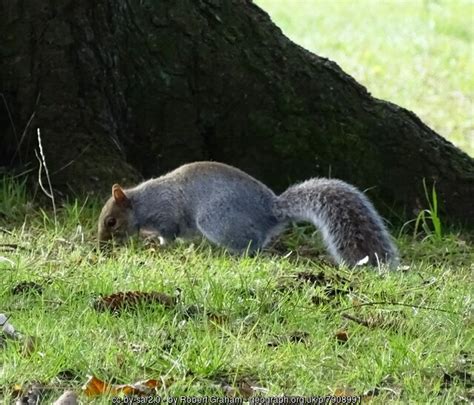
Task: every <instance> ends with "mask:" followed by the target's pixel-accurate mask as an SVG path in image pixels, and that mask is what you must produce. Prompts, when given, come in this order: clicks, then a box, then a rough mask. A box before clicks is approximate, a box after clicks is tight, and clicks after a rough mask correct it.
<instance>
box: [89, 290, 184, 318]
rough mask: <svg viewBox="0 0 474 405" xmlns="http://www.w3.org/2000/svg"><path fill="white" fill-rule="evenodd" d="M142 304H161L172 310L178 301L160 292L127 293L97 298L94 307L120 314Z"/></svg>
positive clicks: (98, 309)
mask: <svg viewBox="0 0 474 405" xmlns="http://www.w3.org/2000/svg"><path fill="white" fill-rule="evenodd" d="M140 304H142V305H143V304H161V305H164V306H165V307H167V308H171V307H173V306H174V305H175V304H176V299H175V298H174V297H172V296H170V295H167V294H163V293H160V292H156V291H152V292H143V291H126V292H118V293H115V294H111V295H107V296H102V297H99V298H97V299H96V300H95V301H94V303H93V306H94V308H95V309H96V310H97V311H106V310H108V311H110V312H114V313H119V312H120V311H122V310H124V309H129V308H132V307H137V306H139V305H140Z"/></svg>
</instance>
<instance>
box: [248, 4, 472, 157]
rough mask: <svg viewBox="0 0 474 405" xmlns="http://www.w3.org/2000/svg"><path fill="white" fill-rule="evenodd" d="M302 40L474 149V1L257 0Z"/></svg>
mask: <svg viewBox="0 0 474 405" xmlns="http://www.w3.org/2000/svg"><path fill="white" fill-rule="evenodd" d="M256 3H257V4H258V5H260V6H261V7H262V8H263V9H264V10H266V11H267V12H268V13H269V14H270V16H271V17H272V19H273V20H274V21H275V23H276V24H277V25H278V26H279V27H280V28H281V29H282V30H283V32H284V33H285V34H286V35H287V36H288V37H290V38H291V39H292V40H293V41H295V42H296V43H298V44H300V45H302V46H303V47H305V48H307V49H309V50H311V51H313V52H315V53H316V54H318V55H321V56H325V57H328V58H329V59H331V60H333V61H335V62H337V63H338V64H339V65H340V66H341V67H342V68H343V69H344V70H345V71H346V72H347V73H349V74H350V75H351V76H353V77H354V78H355V79H356V80H357V81H359V82H360V83H362V84H363V85H364V86H366V87H367V89H368V90H369V91H370V92H371V93H372V94H373V95H374V96H375V97H378V98H381V99H385V100H389V101H391V102H394V103H396V104H399V105H401V106H403V107H406V108H408V109H410V110H412V111H414V112H415V113H416V114H417V115H418V116H420V118H422V120H423V121H425V122H426V123H427V124H428V125H429V126H431V127H432V128H434V129H435V130H436V131H437V132H438V133H439V134H440V135H442V136H444V137H445V138H447V139H449V140H450V141H452V142H453V143H454V144H456V145H457V146H458V147H460V148H461V149H463V150H464V151H465V152H467V153H468V154H470V155H471V156H474V42H473V38H474V28H473V27H474V2H472V1H464V0H424V1H422V0H414V1H408V0H385V1H379V0H358V1H349V0H335V1H331V0H256Z"/></svg>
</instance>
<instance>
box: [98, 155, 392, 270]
mask: <svg viewBox="0 0 474 405" xmlns="http://www.w3.org/2000/svg"><path fill="white" fill-rule="evenodd" d="M301 220H302V221H309V222H312V223H313V224H314V225H315V226H316V227H317V228H318V229H319V230H320V231H321V233H322V236H323V240H324V242H325V244H326V246H327V248H328V250H329V252H330V254H331V255H332V257H333V259H334V260H335V261H336V262H337V263H339V264H343V263H345V264H347V265H356V264H359V263H365V262H368V263H370V264H372V265H376V264H378V263H388V264H390V265H396V263H397V260H398V259H397V251H396V248H395V246H394V245H393V243H392V241H391V240H390V235H389V234H388V232H387V230H386V228H385V226H384V224H383V221H382V219H381V218H380V216H379V215H378V214H377V212H376V210H375V208H374V207H373V205H372V204H371V203H370V201H369V200H368V199H367V197H366V196H365V195H364V194H363V193H362V192H360V191H359V190H357V189H356V188H355V187H353V186H351V185H349V184H347V183H345V182H343V181H340V180H331V179H311V180H308V181H306V182H304V183H301V184H298V185H295V186H292V187H290V188H289V189H288V190H287V191H285V192H284V193H283V194H281V195H280V196H276V195H275V194H274V193H273V191H271V190H270V189H269V188H268V187H267V186H265V185H264V184H263V183H261V182H260V181H258V180H256V179H255V178H253V177H251V176H250V175H248V174H247V173H244V172H243V171H241V170H239V169H237V168H234V167H232V166H228V165H225V164H222V163H216V162H195V163H190V164H186V165H183V166H181V167H179V168H177V169H176V170H174V171H172V172H170V173H168V174H166V175H164V176H161V177H159V178H156V179H151V180H148V181H145V182H143V183H141V184H139V185H138V186H136V187H134V188H131V189H127V190H123V189H122V188H121V187H120V186H119V185H114V186H113V187H112V197H111V198H110V199H109V200H108V201H107V203H106V204H105V206H104V208H103V209H102V212H101V215H100V218H99V240H101V241H103V240H108V239H111V238H112V237H113V238H116V239H126V238H127V237H128V236H129V235H131V234H133V233H136V232H138V231H140V230H146V231H149V232H152V233H155V234H157V235H158V236H160V237H161V238H164V239H165V240H167V239H174V238H176V237H182V238H188V237H192V236H194V235H199V234H200V235H203V236H204V237H206V238H207V239H209V240H210V241H211V242H214V243H216V244H218V245H221V246H224V247H226V248H228V249H229V250H231V251H234V252H243V251H246V250H247V251H250V252H253V251H256V250H259V249H262V248H263V247H265V246H266V245H267V244H268V243H269V242H270V241H271V240H272V239H273V238H274V237H275V236H276V235H278V234H279V233H280V232H281V231H282V230H283V229H284V228H285V227H286V226H287V224H288V223H289V222H291V221H301Z"/></svg>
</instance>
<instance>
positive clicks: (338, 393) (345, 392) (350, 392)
mask: <svg viewBox="0 0 474 405" xmlns="http://www.w3.org/2000/svg"><path fill="white" fill-rule="evenodd" d="M334 396H335V397H353V396H356V392H355V389H354V388H336V389H335V390H334Z"/></svg>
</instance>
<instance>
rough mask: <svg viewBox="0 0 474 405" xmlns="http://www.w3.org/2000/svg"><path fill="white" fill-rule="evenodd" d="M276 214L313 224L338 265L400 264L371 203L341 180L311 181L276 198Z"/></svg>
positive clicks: (280, 216)
mask: <svg viewBox="0 0 474 405" xmlns="http://www.w3.org/2000/svg"><path fill="white" fill-rule="evenodd" d="M275 215H276V216H277V217H278V218H279V219H281V220H282V221H284V220H286V221H288V220H290V221H309V222H312V223H313V224H314V225H315V226H316V227H317V228H318V229H319V231H320V232H321V234H322V237H323V240H324V242H325V244H326V246H327V248H328V250H329V252H330V253H331V255H332V257H333V258H334V260H335V261H336V262H337V263H339V264H346V265H349V266H354V265H357V264H364V263H368V264H371V265H375V266H376V265H378V264H379V263H386V264H388V265H390V266H391V267H396V266H397V265H398V252H397V249H396V247H395V245H394V244H393V242H392V240H391V238H390V235H389V233H388V231H387V229H386V228H385V225H384V224H383V220H382V218H381V217H380V215H379V214H378V213H377V211H376V210H375V208H374V206H373V205H372V203H371V202H370V201H369V199H368V198H367V197H366V196H365V195H364V194H363V193H362V192H360V191H359V190H357V189H356V188H355V187H353V186H351V185H350V184H347V183H345V182H343V181H341V180H334V179H324V178H321V179H311V180H308V181H305V182H303V183H300V184H297V185H294V186H292V187H290V188H289V189H288V190H286V191H285V192H284V193H283V194H281V195H280V196H279V197H278V198H277V201H276V203H275Z"/></svg>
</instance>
